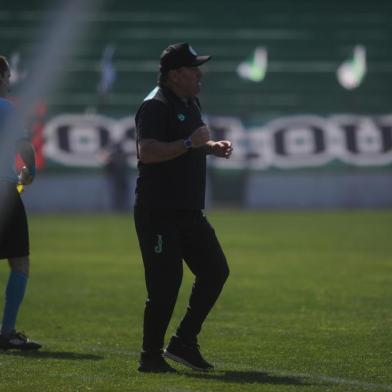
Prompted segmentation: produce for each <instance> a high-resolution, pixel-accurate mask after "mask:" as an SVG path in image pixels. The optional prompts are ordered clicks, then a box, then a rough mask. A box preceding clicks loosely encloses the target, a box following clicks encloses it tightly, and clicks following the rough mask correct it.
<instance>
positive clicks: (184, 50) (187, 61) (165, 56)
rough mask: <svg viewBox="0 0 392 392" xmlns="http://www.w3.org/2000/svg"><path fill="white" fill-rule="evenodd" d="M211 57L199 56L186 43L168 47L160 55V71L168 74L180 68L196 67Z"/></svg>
mask: <svg viewBox="0 0 392 392" xmlns="http://www.w3.org/2000/svg"><path fill="white" fill-rule="evenodd" d="M210 58H211V56H199V55H198V54H197V53H196V52H195V50H194V49H193V48H192V46H190V45H189V44H188V43H187V42H180V43H177V44H173V45H169V46H168V47H167V48H166V49H165V50H164V51H163V52H162V54H161V59H160V68H159V69H160V71H161V72H168V71H170V70H171V69H177V68H181V67H197V66H199V65H202V64H204V63H205V62H206V61H208V60H209V59H210Z"/></svg>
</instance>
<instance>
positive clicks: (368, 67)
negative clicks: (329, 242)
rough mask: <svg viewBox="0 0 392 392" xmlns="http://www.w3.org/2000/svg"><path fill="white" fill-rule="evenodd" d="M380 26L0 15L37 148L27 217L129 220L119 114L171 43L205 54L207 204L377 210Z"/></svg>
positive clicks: (266, 8) (128, 175)
mask: <svg viewBox="0 0 392 392" xmlns="http://www.w3.org/2000/svg"><path fill="white" fill-rule="evenodd" d="M81 3H83V7H82V6H81ZM391 20H392V2H391V1H387V0H385V1H383V0H377V1H365V0H358V1H348V0H347V1H344V0H343V1H342V0H330V1H328V2H325V1H317V0H297V1H295V2H294V1H291V0H265V1H263V0H258V1H256V0H254V1H253V0H243V1H240V2H239V1H233V0H226V1H223V0H216V1H206V0H200V1H198V2H183V1H177V0H174V1H166V2H162V1H158V0H154V1H149V2H143V3H142V2H139V4H135V2H130V1H124V0H117V1H109V0H101V1H99V0H96V1H93V0H91V1H85V2H81V1H67V2H61V1H60V2H57V3H56V2H53V1H44V0H41V1H39V2H38V1H32V0H29V1H27V0H18V1H17V2H2V4H1V5H0V35H1V50H0V51H1V54H2V55H5V56H6V57H7V58H8V59H9V61H10V64H11V68H12V71H11V72H12V92H11V98H12V100H14V101H15V102H16V104H18V102H23V98H26V97H27V100H28V110H27V112H26V113H27V115H26V127H27V129H28V131H29V132H30V134H31V137H32V140H33V143H34V145H35V147H36V150H37V164H38V167H39V173H38V175H37V178H36V181H35V183H34V184H33V186H31V187H29V188H28V189H26V190H25V193H24V196H23V197H24V200H25V202H26V205H27V207H28V209H29V210H30V211H111V210H116V211H129V210H130V206H131V205H132V201H133V189H134V183H135V176H136V170H135V169H136V163H137V160H136V149H135V129H134V114H135V113H136V110H137V108H138V106H139V104H140V103H141V101H142V100H143V98H144V97H145V96H146V95H147V94H148V93H149V92H150V91H151V90H152V89H153V88H154V87H155V85H156V80H157V71H158V63H159V56H160V53H161V52H162V50H163V49H164V48H165V47H167V46H168V45H169V44H171V43H175V42H181V41H186V42H189V43H190V44H191V45H192V46H193V48H194V49H195V50H196V51H197V52H198V53H199V54H211V55H212V56H213V59H212V61H210V62H209V63H207V64H206V65H205V67H204V72H205V75H204V80H203V86H202V93H201V95H200V99H201V103H202V108H203V112H204V115H205V121H206V122H207V123H208V124H209V125H210V127H211V129H212V132H213V135H214V138H215V139H223V138H224V139H229V140H232V142H233V144H234V148H235V150H234V153H233V157H232V159H231V160H229V161H226V160H218V159H214V158H211V157H210V158H209V176H208V192H207V204H208V206H235V207H244V208H275V209H276V208H384V207H391V206H392V176H391V175H392V110H391V103H392V49H391V48H392V46H391V37H392V24H391V23H390V22H391ZM34 83H35V85H34Z"/></svg>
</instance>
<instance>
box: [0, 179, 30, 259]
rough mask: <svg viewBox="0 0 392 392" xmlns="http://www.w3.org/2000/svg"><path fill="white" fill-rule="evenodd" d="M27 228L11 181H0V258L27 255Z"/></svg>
mask: <svg viewBox="0 0 392 392" xmlns="http://www.w3.org/2000/svg"><path fill="white" fill-rule="evenodd" d="M29 253H30V251H29V230H28V225H27V217H26V211H25V208H24V205H23V202H22V199H21V198H20V195H19V193H18V191H17V189H16V185H15V184H13V183H11V182H6V181H0V259H10V258H16V257H25V256H28V255H29Z"/></svg>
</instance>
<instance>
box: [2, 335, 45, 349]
mask: <svg viewBox="0 0 392 392" xmlns="http://www.w3.org/2000/svg"><path fill="white" fill-rule="evenodd" d="M41 347H42V345H41V344H39V343H37V342H34V341H32V340H30V339H29V338H28V337H27V336H26V335H25V334H24V333H23V332H16V331H13V332H11V333H10V334H7V335H3V334H1V335H0V349H2V350H13V349H15V350H39V349H40V348H41Z"/></svg>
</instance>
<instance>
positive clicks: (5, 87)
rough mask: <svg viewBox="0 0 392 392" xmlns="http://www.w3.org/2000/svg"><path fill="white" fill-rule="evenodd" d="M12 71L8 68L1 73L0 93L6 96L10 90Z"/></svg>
mask: <svg viewBox="0 0 392 392" xmlns="http://www.w3.org/2000/svg"><path fill="white" fill-rule="evenodd" d="M10 77H11V73H10V71H9V70H6V71H5V72H4V74H3V75H0V95H1V96H5V95H7V93H8V92H9V90H10Z"/></svg>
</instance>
